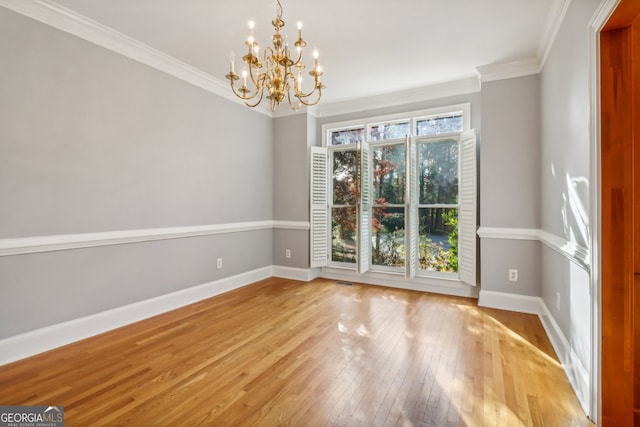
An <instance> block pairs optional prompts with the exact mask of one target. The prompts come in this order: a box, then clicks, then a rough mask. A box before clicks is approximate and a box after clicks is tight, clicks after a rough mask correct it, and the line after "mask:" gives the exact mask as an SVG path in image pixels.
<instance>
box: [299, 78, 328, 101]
mask: <svg viewBox="0 0 640 427" xmlns="http://www.w3.org/2000/svg"><path fill="white" fill-rule="evenodd" d="M316 90H317V91H318V92H320V93H321V92H322V83H321V82H320V80H318V77H317V76H316V78H315V84H314V85H313V89H311V90H310V91H309V92H308V93H304V92H302V88H300V90H296V91H295V92H296V97H298V98H309V97H310V96H311V95H313V94H314V92H315V91H316Z"/></svg>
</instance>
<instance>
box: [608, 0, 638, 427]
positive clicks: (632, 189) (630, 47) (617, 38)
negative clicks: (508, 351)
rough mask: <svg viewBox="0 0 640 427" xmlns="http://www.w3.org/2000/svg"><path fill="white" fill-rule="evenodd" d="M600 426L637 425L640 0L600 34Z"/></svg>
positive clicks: (629, 1)
mask: <svg viewBox="0 0 640 427" xmlns="http://www.w3.org/2000/svg"><path fill="white" fill-rule="evenodd" d="M600 49H601V50H600V60H601V62H600V66H601V68H600V74H601V104H602V105H601V132H602V133H601V190H602V193H601V197H602V198H601V200H602V242H601V245H602V247H601V253H602V369H601V374H602V378H601V385H602V425H603V426H631V425H635V426H640V233H638V230H640V207H636V206H637V205H639V204H640V1H639V0H622V1H621V3H620V5H619V6H618V7H617V9H616V10H615V12H614V14H613V15H612V17H611V18H610V19H609V21H608V22H607V24H606V25H605V27H604V29H603V31H602V32H601V33H600Z"/></svg>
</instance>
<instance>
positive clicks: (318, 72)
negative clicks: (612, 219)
mask: <svg viewBox="0 0 640 427" xmlns="http://www.w3.org/2000/svg"><path fill="white" fill-rule="evenodd" d="M276 9H277V12H278V16H277V17H276V19H274V20H273V21H271V24H272V25H273V27H274V28H275V31H276V32H275V34H274V35H273V36H272V37H271V41H272V43H273V46H267V47H266V48H265V49H264V51H263V54H262V62H261V61H260V58H259V55H260V47H259V46H258V43H257V42H256V40H255V38H254V35H253V30H254V27H255V23H254V22H253V21H249V37H248V38H247V40H246V41H245V42H244V44H245V45H247V47H248V49H249V52H248V53H247V54H246V55H244V56H243V57H242V62H244V67H243V70H242V86H241V87H240V88H236V80H240V76H238V75H237V74H236V73H235V64H234V62H235V56H234V54H233V52H232V53H231V57H230V58H229V62H230V71H229V74H227V75H226V77H227V79H229V82H230V83H231V89H232V90H233V93H235V94H236V96H237V97H239V98H240V99H242V100H243V101H244V103H245V104H246V105H248V106H249V107H256V106H257V105H258V104H260V102H262V98H263V97H264V95H265V92H267V99H269V101H270V106H271V111H275V109H276V107H277V106H278V105H280V102H282V101H283V100H284V98H285V97H286V98H287V101H288V102H289V105H290V106H291V108H293V109H294V110H298V109H300V107H302V105H306V106H312V105H316V104H317V103H318V101H320V97H321V96H322V89H324V86H323V85H322V82H321V81H320V77H321V76H322V67H320V65H318V50H317V49H314V50H313V58H314V61H313V69H312V70H311V71H310V72H309V75H310V76H312V77H313V88H312V89H311V90H310V91H309V92H304V91H303V89H302V76H303V71H304V69H305V68H306V67H305V65H304V63H303V62H302V51H303V48H304V47H305V46H306V45H307V43H306V42H305V41H304V39H303V38H302V22H298V39H297V40H296V42H295V44H294V46H295V49H296V51H297V59H296V60H295V61H294V60H293V59H292V57H291V50H290V49H289V45H288V43H285V42H284V38H285V37H284V36H283V35H282V34H280V30H281V29H282V27H284V21H283V20H282V5H281V4H280V0H277V4H276ZM249 80H250V83H251V85H252V88H251V89H250V88H249V87H247V84H248V81H249ZM292 91H293V97H295V98H298V102H297V103H294V102H293V100H292V93H291V92H292Z"/></svg>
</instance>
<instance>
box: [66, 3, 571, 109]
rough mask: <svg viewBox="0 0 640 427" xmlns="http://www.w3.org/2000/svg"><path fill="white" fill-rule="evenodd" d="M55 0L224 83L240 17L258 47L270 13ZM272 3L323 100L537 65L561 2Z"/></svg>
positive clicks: (250, 8) (243, 6)
mask: <svg viewBox="0 0 640 427" xmlns="http://www.w3.org/2000/svg"><path fill="white" fill-rule="evenodd" d="M56 2H57V3H58V4H60V5H62V6H63V7H66V8H69V9H71V10H73V11H75V12H77V13H79V14H81V15H84V16H86V17H88V18H90V19H92V20H94V21H97V22H99V23H101V24H103V25H106V26H108V27H110V28H112V29H114V30H116V31H118V32H121V33H123V34H125V35H127V36H129V37H132V38H134V39H137V40H138V41H140V42H142V43H144V44H147V45H149V46H151V47H153V48H155V49H157V50H160V51H162V52H164V53H166V54H168V55H170V56H172V57H174V58H176V59H178V60H180V61H183V62H185V63H187V64H189V65H191V66H193V67H196V68H198V69H200V70H202V71H204V72H205V73H208V74H210V75H211V76H213V77H215V78H218V79H220V80H222V81H225V82H226V80H225V79H224V76H225V74H226V73H227V72H228V69H229V53H230V52H231V51H235V53H236V57H237V62H236V67H239V66H240V65H239V60H240V57H241V56H242V55H243V54H244V52H245V49H246V47H245V46H244V43H243V42H244V40H245V39H246V37H247V35H248V29H247V21H248V20H250V19H251V20H254V21H255V22H256V39H257V41H258V42H259V43H260V44H261V45H262V46H265V45H266V44H267V43H270V37H271V34H272V33H273V27H272V26H271V24H270V22H271V20H272V19H273V18H274V17H275V6H274V5H275V2H274V1H273V0H235V1H226V2H223V1H220V0H56ZM281 2H282V6H283V10H284V12H283V19H284V21H285V22H286V27H285V30H287V31H286V32H287V33H288V34H289V38H290V39H295V37H296V27H295V24H296V22H297V21H298V20H300V21H302V22H303V23H304V28H303V36H304V38H305V39H306V40H307V43H308V44H309V45H310V46H317V47H318V49H319V51H320V62H321V65H322V66H323V69H324V72H325V75H324V77H323V81H324V83H325V85H326V89H325V91H324V96H323V100H322V102H323V103H336V102H340V101H347V100H352V99H358V98H362V97H368V96H372V95H378V94H384V93H390V92H395V91H399V90H404V89H411V88H422V87H425V86H430V85H433V84H438V83H442V82H447V81H454V80H458V79H464V78H468V77H472V76H476V75H477V72H476V67H478V66H484V65H488V64H499V63H506V62H512V61H518V60H522V59H531V58H537V59H538V61H540V60H541V59H542V56H543V55H544V52H545V49H546V47H547V46H546V44H547V43H548V42H549V40H550V39H551V38H552V35H551V34H550V33H552V32H553V30H554V25H555V22H556V21H557V19H558V18H557V16H556V15H558V14H559V12H560V11H559V10H558V9H560V7H558V4H559V3H560V2H562V0H395V1H393V2H391V1H389V2H382V1H378V0H323V1H320V0H281ZM309 50H311V49H309ZM310 53H311V52H309V53H308V54H309V57H308V62H311V57H310Z"/></svg>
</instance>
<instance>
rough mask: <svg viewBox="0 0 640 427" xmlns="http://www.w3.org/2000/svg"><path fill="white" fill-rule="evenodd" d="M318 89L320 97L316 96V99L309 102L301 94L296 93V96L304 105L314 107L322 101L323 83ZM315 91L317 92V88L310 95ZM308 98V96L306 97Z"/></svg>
mask: <svg viewBox="0 0 640 427" xmlns="http://www.w3.org/2000/svg"><path fill="white" fill-rule="evenodd" d="M317 89H318V97H317V98H316V100H315V101H313V102H307V101H305V100H304V98H301V97H299V96H297V95H296V97H297V98H298V100H300V102H302V103H303V104H304V105H306V106H307V107H313V106H314V105H316V104H317V103H318V102H320V98H321V97H322V85H320V87H318V88H317ZM313 92H315V89H314V90H312V91H311V92H310V93H309V95H312V94H313ZM305 98H307V97H305Z"/></svg>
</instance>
